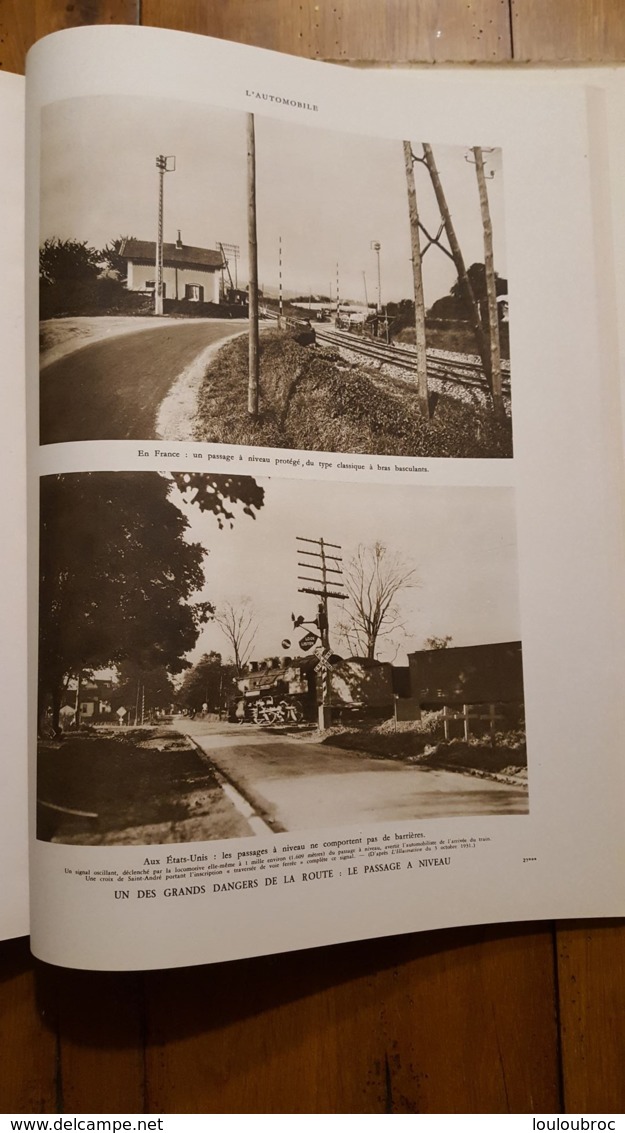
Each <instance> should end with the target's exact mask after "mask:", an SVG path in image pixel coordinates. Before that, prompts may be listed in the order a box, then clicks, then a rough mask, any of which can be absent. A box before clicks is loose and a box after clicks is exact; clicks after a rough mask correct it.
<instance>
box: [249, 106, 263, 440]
mask: <svg viewBox="0 0 625 1133" xmlns="http://www.w3.org/2000/svg"><path fill="white" fill-rule="evenodd" d="M247 231H248V241H249V263H250V269H249V270H250V282H249V369H248V382H247V411H248V413H249V414H250V417H253V418H254V419H256V418H257V417H258V399H259V394H258V386H259V374H260V358H259V342H258V240H257V236H256V139H255V134H254V115H253V114H248V116H247Z"/></svg>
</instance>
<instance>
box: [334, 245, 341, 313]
mask: <svg viewBox="0 0 625 1133" xmlns="http://www.w3.org/2000/svg"><path fill="white" fill-rule="evenodd" d="M340 309H341V289H340V285H339V265H338V261H337V265H336V318H335V325H336V326H338V325H339V316H340Z"/></svg>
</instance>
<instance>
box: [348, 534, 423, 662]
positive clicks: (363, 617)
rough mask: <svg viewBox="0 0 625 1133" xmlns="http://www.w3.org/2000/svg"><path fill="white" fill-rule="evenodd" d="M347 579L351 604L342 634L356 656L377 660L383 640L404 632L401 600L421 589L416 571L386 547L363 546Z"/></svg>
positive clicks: (379, 545)
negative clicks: (405, 592)
mask: <svg viewBox="0 0 625 1133" xmlns="http://www.w3.org/2000/svg"><path fill="white" fill-rule="evenodd" d="M343 578H344V582H345V589H346V591H347V593H348V595H349V602H346V604H345V606H346V609H345V615H344V620H343V622H342V623H341V624H340V625H339V627H338V629H339V633H340V634H341V636H342V637H343V639H344V640H345V642H346V643H347V646H348V648H349V649H350V650H351V652H352V653H353V654H354V655H356V656H359V657H368V658H369V660H373V658H374V657H375V656H376V651H377V649H378V647H379V643H380V640H381V639H382V638H384V639H385V640H388V639H389V638H391V637H392V636H393V634H395V633H397V632H398V631H399V630H403V628H404V626H403V622H402V617H401V610H400V606H399V602H398V598H399V595H400V594H401V592H402V591H403V590H408V589H410V588H412V587H415V586H418V585H419V582H418V578H417V571H416V568H415V567H414V566H412V564H411V563H410V562H408V561H407V560H406V559H405V558H404V557H403V556H402V555H400V554H397V553H394V552H393V551H389V549H388V547H387V546H386V544H385V543H381V542H376V543H371V544H369V545H364V544H362V543H361V544H360V546H359V547H358V549H357V551H356V554H355V555H354V556H353V558H352V559H350V561H349V562H348V564H347V566H346V568H345V570H344V574H343Z"/></svg>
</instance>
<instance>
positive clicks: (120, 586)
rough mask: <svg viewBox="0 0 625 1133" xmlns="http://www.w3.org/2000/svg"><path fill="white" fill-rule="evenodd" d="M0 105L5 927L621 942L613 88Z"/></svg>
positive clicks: (139, 53)
mask: <svg viewBox="0 0 625 1133" xmlns="http://www.w3.org/2000/svg"><path fill="white" fill-rule="evenodd" d="M0 78H1V79H2V82H1V84H0V96H1V97H2V105H3V116H2V127H1V128H2V131H3V155H4V169H5V182H4V190H3V192H4V201H3V211H2V218H1V221H0V224H1V225H2V229H1V236H0V239H1V244H2V250H3V255H2V257H1V258H0V271H1V272H2V273H3V289H2V290H3V309H2V319H3V338H4V359H5V367H4V368H5V375H4V396H5V405H4V413H3V417H2V429H3V430H4V436H3V443H2V446H1V452H2V460H3V462H4V474H5V477H4V478H5V484H6V485H7V489H8V490H7V491H5V498H4V501H3V512H2V518H3V530H4V533H5V552H4V557H3V571H4V576H3V587H2V603H3V634H2V649H3V651H4V674H5V719H4V737H5V743H4V747H3V774H4V782H5V790H4V792H3V802H2V808H3V809H2V822H1V823H0V837H1V838H2V842H3V860H4V862H5V870H4V875H3V888H2V893H1V895H0V925H1V927H2V929H3V932H4V935H7V936H8V935H14V934H18V933H23V932H27V931H28V930H29V928H30V932H31V937H32V946H33V950H34V952H35V953H36V955H37V956H39V957H41V958H43V959H45V960H47V961H49V962H51V963H56V964H62V965H66V966H75V967H83V968H110V969H132V968H154V967H164V966H173V965H185V964H196V963H204V962H209V961H217V960H224V959H232V958H237V957H242V956H249V955H254V954H260V953H263V952H271V951H283V950H288V949H294V948H304V947H308V946H313V945H319V944H324V943H333V942H338V941H343V940H349V939H356V938H359V937H371V936H377V935H385V934H390V933H399V932H409V931H414V930H417V929H427V928H435V927H443V926H448V925H455V924H463V923H479V922H489V921H500V920H501V921H503V920H512V919H514V920H519V919H527V918H531V919H535V918H552V917H577V916H587V917H588V916H604V915H622V914H623V912H625V874H624V872H623V858H624V850H625V834H624V822H623V818H624V815H625V797H624V793H623V771H622V763H623V739H624V734H623V733H624V730H625V728H624V722H623V712H622V708H621V703H622V694H621V684H622V673H623V654H624V651H625V617H624V614H625V610H624V603H625V585H624V579H625V569H624V568H625V544H624V540H623V520H622V491H623V417H622V409H621V381H622V377H621V374H622V353H623V343H622V332H623V325H622V314H621V312H622V309H623V297H624V295H625V288H624V286H623V284H624V272H625V267H624V250H625V232H624V230H623V210H622V208H621V205H620V202H621V200H622V197H623V191H625V169H624V168H623V160H624V159H623V156H622V146H621V144H620V140H621V138H622V131H623V127H624V126H625V87H624V85H623V80H622V74H621V72H619V71H618V69H617V70H612V71H610V70H606V71H599V70H597V69H594V70H591V71H590V70H589V71H583V70H577V71H566V70H565V71H540V70H531V71H516V70H511V69H509V70H506V71H502V70H489V69H487V70H479V69H471V70H467V69H456V68H454V69H448V70H447V69H436V70H430V69H426V70H413V71H402V70H397V71H394V70H372V71H369V70H357V69H355V70H351V69H350V70H348V69H344V68H340V67H332V66H326V65H324V64H320V63H314V62H309V61H305V60H301V59H293V58H290V57H287V56H278V55H274V54H272V53H269V52H266V51H259V50H255V49H252V48H248V47H243V46H239V45H231V44H227V43H224V42H220V41H216V40H210V39H205V38H202V37H195V36H189V35H184V34H178V33H170V32H163V31H159V30H153V29H139V28H118V27H106V28H104V27H99V28H95V27H90V28H84V29H80V30H73V31H68V32H62V33H59V34H58V35H55V36H52V37H50V38H48V39H47V40H44V41H42V42H41V43H39V44H37V45H36V46H35V48H34V49H33V50H32V51H31V53H30V56H29V61H28V68H27V78H26V81H25V85H24V83H23V81H22V80H21V79H19V78H17V77H15V76H0ZM24 94H25V99H26V127H25V128H24V122H23V118H24V114H23V103H24ZM24 140H25V152H26V204H25V207H24V199H23V196H24V194H23V180H22V176H21V171H22V168H23V154H24ZM24 219H25V224H24ZM24 228H25V231H26V252H25V256H24V254H23V232H24ZM24 265H25V277H26V284H25V293H26V301H25V307H24V304H23V302H22V296H23V292H24V288H23V284H22V278H23V277H22V272H23V270H24ZM24 328H25V333H24ZM24 341H25V343H26V348H25V354H26V358H25V361H24ZM25 403H26V405H25ZM26 433H27V434H28V441H27V443H26V439H25V434H26ZM26 454H27V455H26ZM26 484H27V496H28V504H27V505H26V504H25V502H24V499H25V495H26ZM27 536H28V554H26V545H27ZM27 583H28V595H27V596H26V589H27ZM27 622H28V626H29V629H28V634H27V633H26V624H27ZM27 639H28V649H26V640H27ZM27 672H28V676H27ZM27 690H28V695H27ZM27 732H28V736H27ZM27 750H30V753H31V765H30V772H31V773H30V841H29V844H28V846H27V838H26V826H27V819H26V813H27V808H26V751H27ZM28 897H29V898H30V913H28V912H27V903H28V901H27V899H28Z"/></svg>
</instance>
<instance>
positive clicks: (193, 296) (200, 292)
mask: <svg viewBox="0 0 625 1133" xmlns="http://www.w3.org/2000/svg"><path fill="white" fill-rule="evenodd" d="M184 297H185V299H189V300H190V301H191V302H192V303H203V302H204V288H203V287H202V285H201V284H199V283H187V284H186V285H185V289H184Z"/></svg>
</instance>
